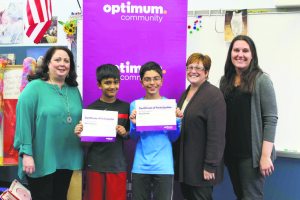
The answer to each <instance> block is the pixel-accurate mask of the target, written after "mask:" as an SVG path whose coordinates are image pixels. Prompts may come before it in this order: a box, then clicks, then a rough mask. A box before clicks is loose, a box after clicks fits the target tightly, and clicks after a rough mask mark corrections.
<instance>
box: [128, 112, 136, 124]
mask: <svg viewBox="0 0 300 200" xmlns="http://www.w3.org/2000/svg"><path fill="white" fill-rule="evenodd" d="M129 119H130V121H131V122H132V123H133V124H136V110H133V111H132V112H131V114H130V116H129Z"/></svg>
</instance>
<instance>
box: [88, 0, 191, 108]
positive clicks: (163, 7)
mask: <svg viewBox="0 0 300 200" xmlns="http://www.w3.org/2000/svg"><path fill="white" fill-rule="evenodd" d="M83 13H84V16H83V41H84V42H83V100H84V105H85V106H86V105H88V104H90V103H91V102H93V101H94V100H95V99H97V98H99V96H100V94H101V91H100V90H99V89H98V87H97V81H96V75H95V71H96V68H97V66H99V65H101V64H106V63H111V64H115V65H117V66H118V67H119V69H120V71H121V85H120V90H119V94H118V97H119V98H120V99H123V100H126V101H132V100H134V99H137V98H140V97H142V96H144V90H143V88H142V86H141V84H140V83H139V80H140V78H139V69H140V67H141V65H143V64H144V63H146V62H148V61H155V62H157V63H159V64H160V65H161V67H162V69H163V71H164V75H163V76H164V84H163V86H162V88H161V95H163V96H166V97H167V98H175V99H178V98H179V97H180V94H181V93H182V91H184V89H185V59H186V24H187V1H185V0H181V1H170V0H157V1H141V0H135V1H124V0H115V1H108V0H101V1H100V0H91V1H86V2H85V3H84V12H83Z"/></svg>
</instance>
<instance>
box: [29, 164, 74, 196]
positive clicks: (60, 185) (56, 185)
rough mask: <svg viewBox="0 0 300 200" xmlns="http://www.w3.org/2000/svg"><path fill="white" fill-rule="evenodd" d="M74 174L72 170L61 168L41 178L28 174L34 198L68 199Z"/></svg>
mask: <svg viewBox="0 0 300 200" xmlns="http://www.w3.org/2000/svg"><path fill="white" fill-rule="evenodd" d="M72 174H73V171H72V170H67V169H59V170H56V172H54V173H53V174H49V175H46V176H43V177H39V178H30V177H28V176H27V180H28V186H29V190H30V192H31V196H32V200H66V199H67V194H68V189H69V185H70V181H71V177H72Z"/></svg>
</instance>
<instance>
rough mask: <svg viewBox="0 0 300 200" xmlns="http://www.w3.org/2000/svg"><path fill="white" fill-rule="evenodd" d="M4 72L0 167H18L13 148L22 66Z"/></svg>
mask: <svg viewBox="0 0 300 200" xmlns="http://www.w3.org/2000/svg"><path fill="white" fill-rule="evenodd" d="M2 70H3V83H4V84H3V92H2V94H3V106H2V109H1V114H2V124H1V127H0V166H1V165H16V164H17V163H18V152H17V151H16V150H15V149H14V148H13V140H14V133H15V124H16V114H15V113H16V105H17V101H18V97H19V95H20V86H21V77H22V72H23V71H22V65H13V66H6V67H5V68H4V69H2Z"/></svg>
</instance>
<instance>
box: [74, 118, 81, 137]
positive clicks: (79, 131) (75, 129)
mask: <svg viewBox="0 0 300 200" xmlns="http://www.w3.org/2000/svg"><path fill="white" fill-rule="evenodd" d="M82 131H83V124H82V121H79V124H77V125H76V126H75V128H74V133H75V134H76V135H77V136H78V137H80V134H81V132H82Z"/></svg>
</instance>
